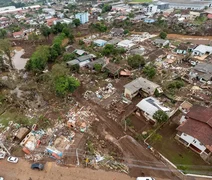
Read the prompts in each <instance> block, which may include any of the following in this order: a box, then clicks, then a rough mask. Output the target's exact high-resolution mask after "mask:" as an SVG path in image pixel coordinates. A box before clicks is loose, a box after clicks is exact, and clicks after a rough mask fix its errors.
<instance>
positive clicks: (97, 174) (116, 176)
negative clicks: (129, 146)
mask: <svg viewBox="0 0 212 180" xmlns="http://www.w3.org/2000/svg"><path fill="white" fill-rule="evenodd" d="M0 176H3V177H4V178H5V180H29V178H31V179H32V180H44V179H45V180H134V179H135V178H131V177H129V176H127V175H126V174H121V173H116V172H106V171H103V170H91V169H88V168H85V169H83V168H75V167H71V168H65V167H60V166H57V165H56V164H55V163H54V162H48V163H46V164H45V168H44V171H37V170H31V169H30V164H29V163H28V162H27V161H25V160H22V159H20V161H19V162H18V164H12V163H8V162H7V161H6V160H1V161H0Z"/></svg>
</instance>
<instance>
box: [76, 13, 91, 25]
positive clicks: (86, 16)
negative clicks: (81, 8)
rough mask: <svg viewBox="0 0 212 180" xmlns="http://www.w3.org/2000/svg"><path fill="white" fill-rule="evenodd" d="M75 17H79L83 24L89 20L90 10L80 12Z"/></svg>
mask: <svg viewBox="0 0 212 180" xmlns="http://www.w3.org/2000/svg"><path fill="white" fill-rule="evenodd" d="M75 18H76V19H79V20H80V23H81V24H85V23H87V22H88V21H89V14H88V12H80V13H77V14H75Z"/></svg>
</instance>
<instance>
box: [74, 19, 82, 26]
mask: <svg viewBox="0 0 212 180" xmlns="http://www.w3.org/2000/svg"><path fill="white" fill-rule="evenodd" d="M73 24H74V25H75V26H76V27H78V26H79V25H80V24H81V22H80V20H79V19H74V20H73Z"/></svg>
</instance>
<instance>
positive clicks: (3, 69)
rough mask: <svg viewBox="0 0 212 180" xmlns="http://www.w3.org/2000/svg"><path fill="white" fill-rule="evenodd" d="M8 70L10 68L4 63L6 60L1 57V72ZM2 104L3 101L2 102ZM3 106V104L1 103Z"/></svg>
mask: <svg viewBox="0 0 212 180" xmlns="http://www.w3.org/2000/svg"><path fill="white" fill-rule="evenodd" d="M6 70H8V66H7V65H6V64H5V63H4V59H3V57H2V56H0V72H1V71H6ZM0 102H1V101H0ZM0 104H1V103H0Z"/></svg>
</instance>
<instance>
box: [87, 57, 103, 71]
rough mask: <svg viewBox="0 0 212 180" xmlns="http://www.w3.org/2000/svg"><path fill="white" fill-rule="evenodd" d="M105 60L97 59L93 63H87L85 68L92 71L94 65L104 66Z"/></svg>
mask: <svg viewBox="0 0 212 180" xmlns="http://www.w3.org/2000/svg"><path fill="white" fill-rule="evenodd" d="M105 62H106V61H105V59H104V58H99V59H97V60H95V61H92V62H89V63H88V64H86V67H87V68H89V69H94V65H95V64H100V65H102V66H103V65H104V64H105Z"/></svg>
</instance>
